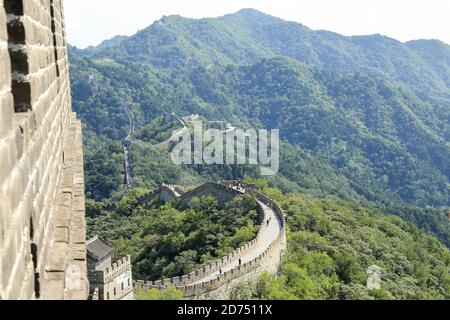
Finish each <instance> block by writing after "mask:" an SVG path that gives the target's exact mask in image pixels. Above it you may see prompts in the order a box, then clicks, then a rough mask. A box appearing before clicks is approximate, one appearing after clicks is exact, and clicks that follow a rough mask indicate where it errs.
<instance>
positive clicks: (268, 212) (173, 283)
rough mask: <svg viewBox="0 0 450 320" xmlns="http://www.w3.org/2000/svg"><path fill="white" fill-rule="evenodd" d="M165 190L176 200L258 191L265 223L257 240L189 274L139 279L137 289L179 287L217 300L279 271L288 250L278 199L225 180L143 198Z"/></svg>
mask: <svg viewBox="0 0 450 320" xmlns="http://www.w3.org/2000/svg"><path fill="white" fill-rule="evenodd" d="M223 188H226V189H223ZM214 189H215V190H214ZM164 190H166V191H167V190H169V191H170V193H172V197H173V198H172V199H176V198H179V199H180V200H181V201H189V199H191V198H192V197H194V196H198V195H205V194H208V192H210V191H211V192H212V193H214V192H230V191H231V192H232V193H233V194H234V196H236V195H239V194H245V193H251V194H255V195H256V197H257V203H258V207H259V210H258V211H259V213H260V219H261V220H262V223H261V226H260V229H259V231H258V235H257V236H256V238H255V239H253V240H252V241H251V242H249V243H246V244H244V245H243V246H241V247H240V248H238V249H236V250H235V251H233V252H232V253H231V252H230V253H229V254H227V255H226V256H224V257H223V258H221V259H218V260H216V261H214V262H211V263H210V264H209V265H207V266H204V267H202V268H199V269H197V270H195V271H193V272H191V273H190V274H187V275H183V276H179V277H174V278H171V279H162V280H156V281H142V280H136V281H134V287H135V289H136V290H149V289H159V290H165V289H167V288H169V287H175V288H177V289H179V290H181V291H183V293H184V294H185V297H186V298H194V299H197V298H200V299H202V297H208V299H209V298H213V299H215V298H223V297H226V294H227V292H228V293H231V289H232V287H233V286H234V285H235V284H236V283H238V282H240V281H254V280H255V277H257V276H258V275H260V274H261V273H262V272H264V271H266V272H269V273H271V274H274V275H275V274H277V272H278V268H279V266H280V264H281V259H282V256H283V254H284V252H285V250H286V220H285V219H286V216H285V214H284V212H283V209H282V208H281V207H280V206H279V205H278V204H277V203H276V202H274V201H273V200H271V199H270V198H268V197H266V196H265V195H263V194H262V193H260V192H259V190H258V189H255V186H253V185H245V183H244V182H237V181H231V182H227V181H223V182H219V183H207V184H205V185H203V186H200V187H198V188H196V189H193V190H191V191H187V192H184V191H181V193H180V192H176V186H170V185H164V186H163V187H162V188H160V189H159V191H153V192H152V193H151V195H146V196H145V197H143V199H142V201H144V202H147V201H151V200H152V199H155V198H156V197H158V194H161V192H162V191H164ZM213 190H214V191H213ZM224 294H225V296H224Z"/></svg>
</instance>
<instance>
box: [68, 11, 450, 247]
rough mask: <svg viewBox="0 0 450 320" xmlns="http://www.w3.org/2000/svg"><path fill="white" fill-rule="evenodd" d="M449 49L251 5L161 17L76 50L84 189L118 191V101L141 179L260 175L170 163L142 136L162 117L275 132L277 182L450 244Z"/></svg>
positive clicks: (144, 182) (98, 194) (122, 132)
mask: <svg viewBox="0 0 450 320" xmlns="http://www.w3.org/2000/svg"><path fill="white" fill-rule="evenodd" d="M449 52H450V46H448V45H447V44H445V43H442V42H439V41H437V40H418V41H412V42H408V43H401V42H399V41H396V40H394V39H390V38H387V37H384V36H380V35H373V36H359V37H344V36H341V35H338V34H335V33H331V32H327V31H313V30H311V29H309V28H307V27H305V26H303V25H301V24H298V23H294V22H286V21H283V20H281V19H278V18H275V17H272V16H269V15H266V14H263V13H261V12H258V11H255V10H252V9H246V10H241V11H239V12H237V13H235V14H231V15H227V16H223V17H219V18H214V19H200V20H193V19H187V18H183V17H180V16H169V17H164V18H162V19H161V20H159V21H157V22H155V23H153V24H152V25H151V26H150V27H148V28H146V29H144V30H142V31H140V32H138V33H137V34H136V35H134V36H131V37H116V38H114V39H112V40H110V41H106V42H104V43H102V44H101V45H99V46H98V47H91V48H88V49H85V50H79V49H76V48H74V47H70V55H71V77H72V92H73V102H74V109H75V111H77V112H78V113H79V115H80V116H81V117H82V119H83V122H84V124H85V140H86V141H85V142H86V144H85V145H86V171H87V176H88V178H87V185H88V192H89V194H90V195H91V197H92V198H96V199H97V200H102V199H105V198H109V197H111V196H114V195H116V196H119V195H120V193H121V191H122V190H121V188H122V187H123V186H122V185H121V184H120V183H118V182H120V181H123V165H122V162H121V161H122V159H121V157H120V153H121V150H120V149H121V148H120V144H119V143H120V140H121V139H122V138H124V137H125V136H126V132H127V130H128V122H129V121H128V118H127V116H126V114H125V113H124V110H123V104H124V103H125V104H127V105H128V106H129V107H130V109H131V111H132V113H133V118H134V120H135V122H136V132H135V138H136V139H137V140H136V143H135V144H133V147H132V170H133V175H134V181H135V184H136V186H137V187H147V188H152V187H155V186H157V185H158V184H160V183H163V182H166V183H180V182H186V181H187V182H189V183H198V182H200V181H204V180H210V179H220V178H225V179H230V178H243V177H244V176H256V177H257V176H258V173H257V172H258V171H257V170H256V169H255V168H252V167H247V166H244V167H233V166H224V167H215V166H212V167H203V166H196V167H178V166H175V165H173V164H172V163H171V162H170V160H169V157H168V154H167V151H164V150H154V148H151V146H150V145H149V143H148V141H144V140H145V139H143V137H145V134H143V133H145V127H147V128H149V127H148V126H149V124H151V123H152V122H154V121H155V120H156V119H157V118H158V117H160V116H161V115H163V114H164V113H166V112H176V113H177V114H179V115H182V116H187V115H190V114H199V115H200V116H202V117H204V118H206V119H207V120H209V121H214V120H225V121H226V122H230V123H232V124H233V125H235V126H240V127H242V128H248V127H250V126H256V127H262V128H268V129H272V128H279V129H281V138H282V140H283V145H282V152H281V157H282V159H281V169H280V171H281V172H280V174H279V175H278V176H277V177H275V178H273V179H271V181H270V182H271V184H272V185H275V186H277V187H279V188H281V189H282V190H283V191H300V192H306V193H312V194H314V195H315V196H320V197H325V196H334V197H338V198H342V199H346V200H355V201H359V202H362V203H365V204H366V205H375V206H379V207H381V208H384V209H385V211H386V212H387V213H392V211H390V210H389V209H388V208H393V207H395V208H402V209H398V212H397V214H398V215H401V216H402V217H403V218H405V219H409V220H412V221H414V222H416V223H417V224H418V225H419V226H420V227H421V228H423V229H425V230H427V231H430V232H433V233H435V234H437V235H439V237H440V239H441V240H443V241H444V242H447V243H450V242H449V240H448V239H449V235H450V231H449V223H448V220H447V219H446V214H445V212H444V209H445V207H448V206H449V205H450V201H449V188H450V187H449V186H450V184H449V178H450V143H449V140H450V126H449V123H450V121H449V120H450V81H449V80H450V55H449ZM155 123H156V122H155ZM150 128H158V126H157V125H156V124H154V125H151V126H150ZM143 130H144V131H143ZM161 130H162V131H164V130H165V129H164V126H161ZM411 206H414V207H417V208H412V207H411ZM426 207H434V208H435V209H433V208H428V209H424V208H426ZM408 208H409V209H408Z"/></svg>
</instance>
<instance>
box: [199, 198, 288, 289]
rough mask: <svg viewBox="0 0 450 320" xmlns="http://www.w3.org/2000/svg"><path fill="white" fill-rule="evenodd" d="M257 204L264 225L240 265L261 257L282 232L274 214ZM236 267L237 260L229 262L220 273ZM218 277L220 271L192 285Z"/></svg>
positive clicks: (262, 205) (264, 206)
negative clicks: (262, 214) (261, 213)
mask: <svg viewBox="0 0 450 320" xmlns="http://www.w3.org/2000/svg"><path fill="white" fill-rule="evenodd" d="M258 202H259V204H260V205H261V207H262V208H264V223H263V224H262V226H261V230H260V233H259V236H258V241H257V244H256V245H255V247H254V248H253V249H252V250H250V251H249V252H247V253H246V254H244V255H243V256H242V257H241V264H246V263H247V262H250V261H253V260H254V259H256V258H257V257H259V256H260V255H262V254H263V253H264V251H266V250H267V248H268V247H269V246H270V245H271V244H272V243H273V242H274V241H275V240H276V239H277V237H278V236H279V235H280V233H281V232H283V226H282V224H281V221H280V220H279V219H278V218H277V215H276V214H275V212H274V211H273V210H272V209H270V208H269V207H268V206H266V205H265V204H264V203H262V202H260V201H258ZM267 221H270V222H269V225H267V223H266V222H267ZM238 266H239V259H235V260H233V261H231V262H230V263H229V264H227V265H226V266H225V267H222V273H226V272H228V271H231V270H233V269H235V268H237V267H238ZM219 276H220V270H219V271H217V272H215V273H213V274H211V275H209V276H207V277H205V278H202V279H200V280H198V281H196V282H194V283H192V285H196V284H201V283H203V282H208V281H211V280H214V279H216V278H217V277H219Z"/></svg>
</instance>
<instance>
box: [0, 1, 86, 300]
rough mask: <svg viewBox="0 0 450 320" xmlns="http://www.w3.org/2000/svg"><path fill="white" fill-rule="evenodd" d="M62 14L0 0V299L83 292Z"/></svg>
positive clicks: (80, 211)
mask: <svg viewBox="0 0 450 320" xmlns="http://www.w3.org/2000/svg"><path fill="white" fill-rule="evenodd" d="M63 21H64V13H63V6H62V1H61V0H0V299H46V298H48V299H62V298H67V299H82V298H87V290H86V288H85V287H86V286H87V285H86V282H85V279H86V261H85V259H86V257H85V253H86V249H85V222H84V210H85V209H84V179H83V165H82V163H83V151H82V140H81V124H80V122H79V121H78V120H77V119H76V116H75V114H73V113H72V110H71V97H70V83H69V70H68V59H67V53H66V42H65V32H64V22H63ZM85 291H86V292H85Z"/></svg>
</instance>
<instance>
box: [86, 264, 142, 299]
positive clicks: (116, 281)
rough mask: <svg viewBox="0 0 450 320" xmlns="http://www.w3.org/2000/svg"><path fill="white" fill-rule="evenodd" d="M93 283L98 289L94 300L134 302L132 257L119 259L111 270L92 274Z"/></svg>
mask: <svg viewBox="0 0 450 320" xmlns="http://www.w3.org/2000/svg"><path fill="white" fill-rule="evenodd" d="M91 279H92V280H91V282H92V285H93V286H94V287H96V288H97V290H96V292H94V295H93V298H92V299H93V300H133V299H134V294H133V278H132V274H131V257H130V256H125V257H122V258H119V259H117V260H116V261H115V262H114V263H113V264H112V265H111V268H107V269H106V270H105V271H94V272H92V276H91Z"/></svg>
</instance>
